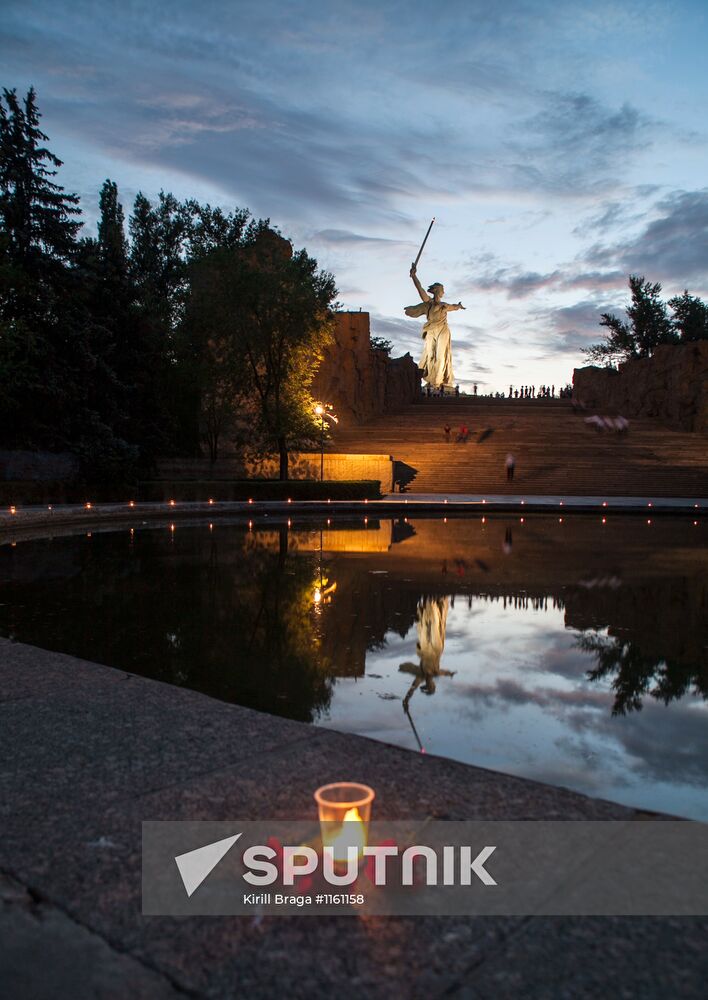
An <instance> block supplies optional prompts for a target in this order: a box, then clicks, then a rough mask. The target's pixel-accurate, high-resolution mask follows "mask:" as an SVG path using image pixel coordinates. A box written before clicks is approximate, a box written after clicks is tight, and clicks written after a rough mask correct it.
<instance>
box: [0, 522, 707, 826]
mask: <svg viewBox="0 0 708 1000" xmlns="http://www.w3.org/2000/svg"><path fill="white" fill-rule="evenodd" d="M705 528H706V524H705V522H704V521H698V522H695V521H694V520H692V519H691V518H688V517H687V518H676V519H673V518H655V519H651V518H643V519H637V518H633V517H628V516H624V517H623V516H621V515H608V516H606V517H605V518H604V519H603V518H602V517H578V516H573V517H565V518H563V517H549V516H532V517H526V518H518V517H517V518H510V517H501V516H500V517H493V518H475V519H464V520H463V519H454V518H449V519H447V520H422V519H421V520H411V521H407V520H405V519H402V520H395V521H391V520H387V521H374V520H372V519H370V520H369V521H367V522H364V520H363V519H362V520H360V521H359V522H358V523H348V524H338V523H337V524H335V523H334V522H332V523H322V524H319V523H307V522H303V523H300V524H297V523H295V524H293V525H292V526H291V527H290V528H288V527H287V525H285V524H282V525H280V524H269V521H268V519H267V518H261V519H260V521H259V522H258V523H256V524H254V525H253V526H252V527H251V528H248V527H247V526H245V525H243V524H235V523H230V524H229V523H225V522H221V521H218V522H215V523H214V524H213V525H208V524H204V523H201V524H195V525H187V524H180V523H178V524H177V525H173V526H170V525H169V524H165V525H164V526H157V527H149V526H147V525H146V526H144V527H142V528H135V529H134V530H132V531H129V530H127V529H125V530H120V531H109V532H100V533H97V532H93V533H91V534H90V535H81V536H77V535H71V536H67V537H55V538H53V539H41V540H35V541H25V542H17V543H16V544H15V545H13V546H10V545H3V546H1V547H0V631H1V632H2V634H3V635H6V636H13V637H14V638H16V639H18V640H20V641H23V642H29V643H34V644H35V645H39V646H43V647H45V648H49V649H55V650H61V651H63V652H67V653H72V654H75V655H77V656H81V657H84V658H86V659H89V660H94V661H97V662H102V663H107V664H110V665H112V666H116V667H121V668H124V669H126V670H130V671H134V672H136V673H140V674H144V675H145V676H149V677H155V678H158V679H161V680H165V681H169V682H171V683H173V684H179V685H184V686H186V687H190V688H195V689H197V690H199V691H203V692H206V693H208V694H210V695H213V696H214V697H217V698H221V699H224V700H227V701H232V702H236V703H237V704H240V705H246V706H249V707H251V708H256V709H260V710H262V711H267V712H272V713H275V714H277V715H283V716H287V717H289V718H294V719H301V720H305V721H309V722H314V723H316V724H318V725H322V726H328V727H331V728H333V729H337V730H341V731H346V732H353V733H359V734H362V735H365V736H370V737H373V738H375V739H378V740H384V741H386V742H389V743H395V744H397V745H399V746H405V747H409V748H411V749H414V750H418V751H421V752H426V753H433V754H440V755H442V756H445V757H451V758H455V759H456V760H461V761H466V762H468V763H471V764H476V765H479V766H482V767H487V768H493V769H496V770H500V771H505V772H507V773H513V774H518V775H522V776H524V777H527V778H533V779H536V780H538V781H544V782H550V783H552V784H556V785H565V786H567V787H569V788H573V789H575V790H577V791H580V792H584V793H586V794H589V795H594V796H600V797H602V798H607V799H612V800H615V801H620V802H626V803H628V804H630V805H634V806H639V807H643V808H646V809H654V810H662V811H667V812H671V813H675V814H678V815H683V816H692V817H695V818H700V819H704V820H706V819H708V701H707V699H708V655H707V653H708V543H707V541H706V530H705Z"/></svg>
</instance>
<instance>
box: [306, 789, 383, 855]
mask: <svg viewBox="0 0 708 1000" xmlns="http://www.w3.org/2000/svg"><path fill="white" fill-rule="evenodd" d="M374 794H375V793H374V790H373V788H369V786H368V785H360V784H358V783H357V782H354V781H336V782H334V783H333V784H331V785H323V786H322V787H321V788H318V789H317V791H316V792H315V802H316V803H317V810H318V813H319V820H320V830H321V833H322V846H323V847H331V848H332V849H333V851H332V855H333V859H334V861H335V862H346V861H347V860H348V848H350V847H355V848H356V851H357V858H358V859H359V860H360V859H361V857H362V856H363V852H364V848H365V847H366V844H367V842H368V837H369V820H370V819H371V803H372V802H373V801H374Z"/></svg>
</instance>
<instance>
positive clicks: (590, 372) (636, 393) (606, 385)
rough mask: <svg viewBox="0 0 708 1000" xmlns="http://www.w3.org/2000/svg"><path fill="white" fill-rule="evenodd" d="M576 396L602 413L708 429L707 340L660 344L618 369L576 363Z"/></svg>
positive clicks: (700, 430)
mask: <svg viewBox="0 0 708 1000" xmlns="http://www.w3.org/2000/svg"><path fill="white" fill-rule="evenodd" d="M573 395H574V396H575V398H576V399H578V400H581V401H582V402H583V403H585V404H586V405H587V406H589V407H590V408H592V409H593V410H595V411H596V412H601V413H603V414H613V413H614V414H617V413H621V414H622V415H623V416H626V417H653V418H654V419H655V420H658V421H660V422H661V423H663V424H665V425H666V426H667V427H673V428H676V429H677V430H684V431H697V432H699V433H702V434H708V341H705V340H703V341H697V342H696V343H691V344H677V345H666V346H663V347H658V348H657V349H656V351H655V352H654V354H653V356H652V357H651V358H636V359H634V360H631V361H627V362H625V363H624V364H622V365H620V366H619V370H616V369H613V368H596V367H588V368H576V369H575V371H574V372H573Z"/></svg>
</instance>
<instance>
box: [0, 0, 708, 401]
mask: <svg viewBox="0 0 708 1000" xmlns="http://www.w3.org/2000/svg"><path fill="white" fill-rule="evenodd" d="M3 7H4V14H3V20H2V26H1V27H0V59H1V60H2V65H3V67H4V72H3V79H2V81H1V82H2V84H3V85H5V86H9V87H12V86H15V87H17V88H18V89H20V90H25V89H26V88H27V87H28V86H29V85H30V84H33V85H34V86H35V87H36V89H37V91H38V97H39V105H40V109H41V110H42V111H43V113H44V118H43V127H44V129H45V131H46V132H48V134H49V135H50V138H51V147H52V149H54V150H55V151H56V152H57V154H58V155H59V156H61V158H62V159H63V160H64V161H65V166H64V167H63V168H62V171H61V177H60V179H61V181H62V183H64V185H65V186H66V187H67V188H68V189H69V190H75V191H77V192H78V193H79V194H80V195H81V197H82V204H83V208H84V212H85V218H86V223H87V228H88V229H90V230H93V226H94V224H95V216H96V203H97V198H98V190H99V188H100V186H101V183H102V182H103V180H104V178H106V177H110V178H112V179H113V180H115V181H117V182H118V185H119V188H120V192H121V198H122V200H123V202H124V205H125V207H126V210H128V209H129V207H130V204H131V203H132V200H133V198H134V197H135V194H136V192H137V191H138V190H142V191H144V192H145V193H146V194H147V195H148V196H154V195H155V194H156V193H157V192H158V191H159V190H160V189H161V188H163V189H165V190H171V191H173V192H174V193H175V194H176V195H178V196H179V197H186V196H194V197H197V198H199V199H201V200H204V201H207V200H208V201H210V202H211V203H212V204H219V205H222V206H224V207H225V208H233V207H237V206H238V207H247V208H249V209H250V210H251V211H252V212H253V213H254V214H255V215H257V216H268V217H270V218H271V220H272V222H273V223H274V224H275V225H277V226H278V227H279V228H280V229H281V231H282V232H283V233H284V234H285V235H287V236H289V237H290V238H291V239H292V240H293V241H294V243H295V244H296V246H303V245H304V246H306V247H307V248H308V250H309V252H310V253H312V254H313V255H314V256H315V257H317V259H318V260H319V261H320V263H321V265H323V266H324V267H326V268H328V269H330V270H332V271H333V272H334V274H335V276H336V278H337V284H338V287H339V290H340V291H339V299H340V302H341V303H342V305H343V306H344V307H345V308H350V309H359V308H362V309H365V310H368V311H369V312H370V313H371V317H372V332H373V333H376V334H379V335H382V336H386V337H389V338H390V339H391V340H393V341H394V344H395V347H396V351H397V352H398V353H403V352H404V351H406V350H410V351H411V352H412V353H413V354H414V355H417V354H418V351H419V349H420V322H419V321H415V320H408V319H406V317H405V316H404V315H403V307H404V306H405V305H407V304H410V303H411V302H414V301H415V300H416V294H415V291H414V289H413V286H412V283H411V281H410V278H409V277H408V268H409V266H410V261H411V260H412V258H413V257H414V256H415V252H416V250H417V246H418V244H419V242H420V240H421V239H422V236H423V234H424V233H425V230H426V228H427V225H428V223H429V221H430V219H431V217H432V216H436V218H437V223H436V226H435V227H434V229H433V232H432V234H431V237H430V240H429V243H428V247H427V248H426V251H425V254H424V256H423V258H422V260H421V263H420V265H419V272H420V275H421V278H422V279H423V281H424V282H425V283H426V284H428V283H430V282H432V281H434V280H439V281H442V282H443V283H444V284H445V287H446V298H447V299H448V300H449V301H457V300H458V299H460V298H461V299H462V301H463V303H464V304H465V305H466V306H467V311H466V312H460V313H455V314H454V315H453V316H452V318H451V319H452V322H451V328H452V331H453V357H454V363H455V371H456V376H457V378H458V379H459V381H460V382H461V384H462V385H463V387H467V386H469V385H471V383H472V382H473V381H477V382H478V383H479V385H480V388H481V391H485V390H487V389H493V390H496V389H504V388H507V389H508V386H509V384H510V383H514V384H516V385H520V384H523V383H535V384H536V385H538V384H540V383H542V382H546V383H555V385H556V386H559V385H561V384H563V383H565V382H566V381H568V380H569V379H570V377H571V374H572V369H573V367H575V366H577V365H579V364H582V363H583V362H582V355H581V354H580V348H581V347H582V346H584V345H587V344H589V343H591V342H593V341H594V340H597V339H598V337H599V335H600V333H601V331H600V328H599V327H598V325H597V324H598V321H599V318H600V313H601V312H603V311H605V310H608V309H609V310H620V309H621V307H622V306H623V304H625V302H626V280H627V274H628V273H629V272H630V271H631V272H638V273H641V274H645V275H646V276H647V277H648V278H650V279H651V280H654V281H661V282H662V283H663V285H664V288H665V291H666V293H667V297H668V296H669V295H671V294H673V293H675V292H677V291H681V290H683V288H684V287H688V288H689V290H691V291H692V292H694V293H695V294H700V295H703V296H708V186H707V185H708V172H707V171H706V164H707V163H708V60H707V59H706V51H707V50H708V44H707V43H708V5H706V4H705V3H699V2H680V0H679V2H661V3H656V2H652V0H649V2H645V3H634V2H628V0H626V2H625V0H616V2H613V3H609V2H598V3H595V2H593V0H585V2H575V0H569V2H563V3H557V2H554V3H548V2H533V0H503V2H500V3H498V4H497V5H496V7H495V6H493V5H492V4H490V3H489V2H488V0H485V2H477V0H465V2H457V0H448V2H443V3H442V4H441V5H440V7H439V9H438V10H434V8H433V6H432V5H431V4H429V3H420V2H417V0H413V2H408V3H402V2H387V0H378V2H371V0H351V2H349V0H346V2H344V0H330V2H321V0H308V2H306V3H301V2H299V0H296V2H284V0H280V2H275V0H258V2H250V0H249V2H242V0H231V2H225V0H218V2H216V0H202V2H201V3H199V4H193V3H184V2H181V0H172V2H170V3H165V2H160V0H156V2H150V3H148V2H144V3H134V2H130V0H121V2H86V0H74V2H71V3H63V2H61V0H43V2H29V3H27V2H25V3H19V2H15V0H5V3H4V5H3Z"/></svg>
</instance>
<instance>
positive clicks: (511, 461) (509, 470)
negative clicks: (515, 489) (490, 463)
mask: <svg viewBox="0 0 708 1000" xmlns="http://www.w3.org/2000/svg"><path fill="white" fill-rule="evenodd" d="M504 465H505V468H506V481H507V482H508V483H511V482H513V481H514V470H515V468H516V459H515V458H514V456H513V455H512V454H511V452H509V454H508V455H507V456H506V462H505V463H504Z"/></svg>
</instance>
